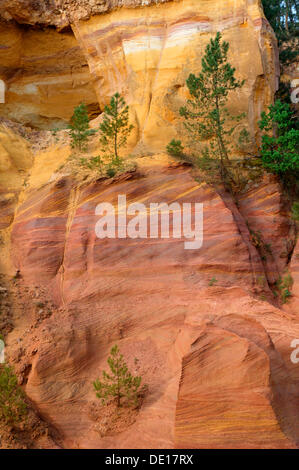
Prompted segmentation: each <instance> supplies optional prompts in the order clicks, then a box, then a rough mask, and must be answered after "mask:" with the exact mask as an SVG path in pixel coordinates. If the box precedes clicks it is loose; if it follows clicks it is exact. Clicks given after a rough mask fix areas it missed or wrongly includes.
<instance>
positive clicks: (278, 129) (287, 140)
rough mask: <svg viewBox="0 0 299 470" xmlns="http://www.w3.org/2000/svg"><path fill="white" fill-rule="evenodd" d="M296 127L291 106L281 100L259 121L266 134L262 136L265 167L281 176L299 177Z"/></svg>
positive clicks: (297, 132)
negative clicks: (292, 175)
mask: <svg viewBox="0 0 299 470" xmlns="http://www.w3.org/2000/svg"><path fill="white" fill-rule="evenodd" d="M294 126H295V117H294V113H293V111H292V110H291V108H290V105H289V104H287V103H282V102H281V101H280V100H277V101H276V102H275V103H274V105H271V106H269V110H268V112H267V113H265V112H263V113H262V116H261V120H260V121H259V127H260V129H261V130H262V131H265V132H266V133H265V134H264V135H263V136H262V148H261V157H262V162H263V165H264V167H265V168H266V169H268V170H270V171H271V172H273V173H276V174H278V175H280V176H284V175H289V174H290V173H294V172H295V173H297V174H298V176H299V130H297V129H296V128H295V127H294ZM269 133H270V134H269Z"/></svg>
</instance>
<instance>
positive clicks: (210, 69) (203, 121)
mask: <svg viewBox="0 0 299 470" xmlns="http://www.w3.org/2000/svg"><path fill="white" fill-rule="evenodd" d="M228 50H229V44H228V43H227V42H225V41H222V36H221V33H219V32H218V33H217V35H216V37H215V38H214V39H211V40H210V43H209V44H208V45H207V47H206V50H205V55H204V57H203V58H202V71H201V73H200V74H199V75H198V76H196V75H194V74H193V73H191V74H190V75H189V77H188V79H187V82H186V83H187V87H188V89H189V92H190V95H191V98H190V99H189V100H188V101H187V103H186V105H185V106H183V107H181V108H180V115H181V116H182V117H183V118H184V119H185V122H184V125H185V127H186V129H187V131H188V133H189V135H190V137H191V139H192V140H193V141H196V142H197V141H204V142H208V143H207V145H206V147H205V153H206V152H208V153H209V156H210V157H212V158H215V159H217V160H219V162H220V172H221V177H222V180H223V181H224V182H227V183H228V184H230V185H231V183H233V176H232V174H231V173H230V172H229V153H230V151H231V146H232V145H231V142H232V134H233V132H234V130H235V128H236V125H232V124H231V123H232V121H235V122H236V123H239V122H240V120H241V119H242V118H243V117H244V114H241V115H238V116H233V115H231V114H230V113H229V111H228V109H227V107H226V105H227V101H228V96H229V94H230V93H231V92H233V91H235V90H237V89H239V88H242V86H243V85H244V81H239V80H237V79H236V78H235V69H234V68H233V67H232V66H231V65H230V64H229V62H228V58H227V56H228Z"/></svg>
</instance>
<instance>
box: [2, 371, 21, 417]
mask: <svg viewBox="0 0 299 470" xmlns="http://www.w3.org/2000/svg"><path fill="white" fill-rule="evenodd" d="M24 397H25V395H24V392H23V390H22V389H21V388H20V387H19V386H18V380H17V377H16V375H15V374H14V372H13V370H12V368H11V367H10V366H8V365H1V366H0V418H1V419H2V420H3V421H4V422H5V423H6V424H10V425H13V424H15V423H18V422H20V421H22V420H23V419H24V418H25V416H26V412H27V405H26V403H25V401H24Z"/></svg>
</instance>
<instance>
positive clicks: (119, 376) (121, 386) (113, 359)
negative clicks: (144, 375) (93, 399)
mask: <svg viewBox="0 0 299 470" xmlns="http://www.w3.org/2000/svg"><path fill="white" fill-rule="evenodd" d="M107 362H108V365H109V367H110V372H109V374H108V373H107V372H105V371H103V376H102V381H101V380H100V379H97V380H96V381H95V382H94V383H93V386H94V389H95V391H96V396H97V397H98V398H99V399H100V400H101V401H102V404H103V405H104V404H106V403H108V401H109V400H111V399H113V398H116V402H117V406H118V407H120V406H121V405H122V403H123V402H125V403H126V404H127V405H133V406H137V405H138V397H139V396H140V394H141V393H142V392H143V391H144V390H145V388H144V387H145V386H143V387H141V380H142V379H141V377H137V376H135V377H134V376H133V375H132V374H131V373H130V372H129V370H128V366H127V364H126V363H125V361H124V358H123V355H122V354H121V353H120V351H119V349H118V346H117V345H115V346H113V347H112V348H111V351H110V356H109V357H108V360H107Z"/></svg>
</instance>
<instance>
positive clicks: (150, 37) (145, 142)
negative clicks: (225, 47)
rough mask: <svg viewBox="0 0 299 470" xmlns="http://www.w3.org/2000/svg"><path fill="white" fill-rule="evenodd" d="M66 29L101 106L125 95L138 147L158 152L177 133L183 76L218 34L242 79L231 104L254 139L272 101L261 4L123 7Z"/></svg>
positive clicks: (270, 37)
mask: <svg viewBox="0 0 299 470" xmlns="http://www.w3.org/2000/svg"><path fill="white" fill-rule="evenodd" d="M72 27H73V30H74V32H75V35H76V37H77V40H78V42H79V44H80V45H81V47H82V49H83V51H84V54H85V56H86V58H87V60H88V63H89V67H90V71H91V74H92V77H93V79H94V84H95V88H96V92H97V96H98V100H99V103H100V106H101V107H102V106H103V105H104V104H106V103H107V102H108V100H109V97H110V96H111V95H112V94H113V93H115V92H116V91H120V92H121V93H123V94H124V95H125V97H126V99H127V101H128V103H129V104H130V107H131V118H132V121H133V122H134V124H135V127H136V130H137V132H136V135H135V143H138V144H139V146H138V147H137V148H138V150H139V151H141V152H142V151H148V150H151V151H158V150H159V151H160V150H162V149H163V150H164V149H165V145H166V144H167V143H168V142H169V140H170V139H171V138H173V137H175V136H176V135H177V131H178V122H177V116H178V108H179V107H180V105H182V104H183V102H184V99H185V97H186V96H187V91H186V85H185V80H186V78H187V77H188V75H189V73H190V72H198V71H199V70H200V68H201V57H202V55H203V53H204V49H205V46H206V45H207V43H208V42H209V40H210V38H211V37H213V36H214V35H215V34H216V32H217V31H221V32H222V33H223V38H224V39H225V40H227V41H228V42H229V43H230V54H229V59H230V61H231V62H232V64H233V65H234V66H235V67H236V70H237V76H238V78H241V79H245V80H246V83H245V86H244V87H243V89H242V90H239V91H238V92H237V93H235V94H234V95H233V96H231V99H230V104H229V108H230V110H231V111H232V112H234V113H240V112H245V113H246V114H247V116H248V119H246V120H245V121H244V123H243V125H245V126H246V127H247V128H248V130H249V131H250V133H251V135H252V137H253V140H254V141H255V139H256V137H257V119H258V117H259V115H260V113H261V111H262V110H263V109H264V108H265V107H266V106H268V105H269V104H270V103H271V101H272V100H273V96H274V92H275V90H276V87H277V82H278V79H277V78H278V73H279V70H278V66H277V64H278V61H277V48H276V40H275V37H274V34H273V32H272V30H271V28H270V26H269V24H268V22H267V21H266V19H265V17H264V15H263V12H262V9H261V6H260V2H259V1H257V0H256V1H255V0H252V1H250V2H249V1H247V0H239V1H237V2H236V1H227V2H222V1H215V2H211V1H206V0H200V1H198V0H196V1H195V0H185V1H178V2H167V3H165V4H159V5H151V6H148V7H146V8H145V7H144V8H135V9H128V8H121V9H118V10H116V11H112V12H110V13H107V14H104V15H97V16H94V17H92V18H90V19H89V20H88V21H74V23H73V25H72Z"/></svg>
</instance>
